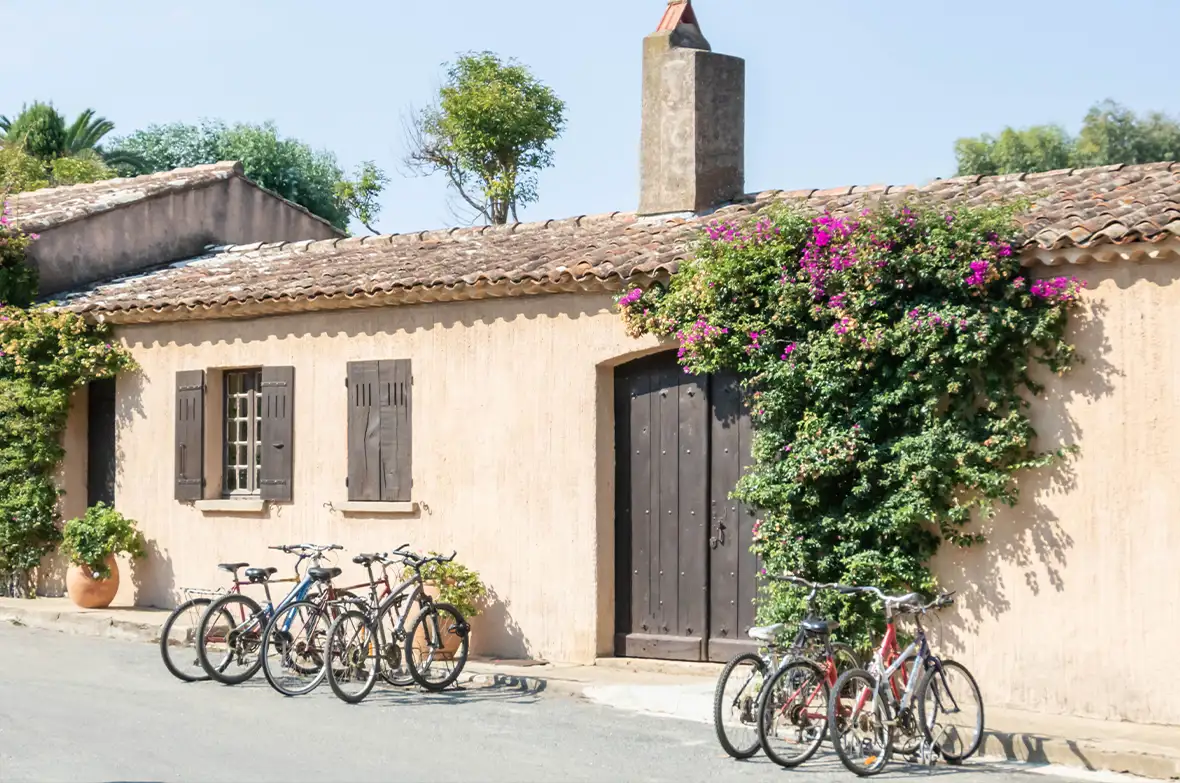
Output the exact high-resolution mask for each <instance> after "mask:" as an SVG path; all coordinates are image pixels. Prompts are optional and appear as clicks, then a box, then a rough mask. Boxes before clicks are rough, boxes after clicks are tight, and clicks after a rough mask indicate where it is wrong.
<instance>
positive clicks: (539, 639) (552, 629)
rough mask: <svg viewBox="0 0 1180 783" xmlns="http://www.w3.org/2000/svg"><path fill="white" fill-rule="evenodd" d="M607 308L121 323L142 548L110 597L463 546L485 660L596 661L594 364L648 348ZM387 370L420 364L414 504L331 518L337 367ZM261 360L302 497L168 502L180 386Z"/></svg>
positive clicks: (440, 309) (125, 419)
mask: <svg viewBox="0 0 1180 783" xmlns="http://www.w3.org/2000/svg"><path fill="white" fill-rule="evenodd" d="M611 307H612V300H611V298H610V297H609V296H606V295H593V296H591V295H580V296H575V295H551V296H539V297H525V298H520V299H512V300H486V301H482V302H468V303H449V304H425V305H416V306H406V307H388V308H375V309H368V310H351V311H343V312H341V311H336V312H330V313H319V314H306V315H290V316H281V317H271V318H265V319H256V320H245V321H243V320H236V321H189V322H183V323H174V324H162V325H155V326H134V327H124V328H120V329H119V330H118V335H119V336H120V338H121V339H122V340H123V341H124V342H125V343H126V344H127V345H128V346H129V347H130V349H131V351H132V353H133V354H134V355H135V358H136V359H137V360H138V362H139V363H140V365H141V367H142V373H141V374H140V375H136V376H126V377H120V379H119V381H118V385H117V395H118V411H119V416H118V419H119V421H118V449H119V451H120V452H121V454H122V459H121V464H120V468H119V474H118V484H117V489H116V498H117V500H116V504H117V506H118V507H119V508H120V510H122V511H123V512H124V513H125V514H127V515H129V516H131V517H132V518H134V519H136V520H138V521H139V522H140V525H141V527H142V529H143V531H144V533H145V534H146V536H147V538H148V539H149V541H150V545H151V554H150V557H149V558H148V559H147V560H146V561H143V562H140V563H137V564H136V566H135V568H134V578H124V580H123V583H122V585H121V587H120V593H119V596H118V598H117V599H116V600H117V601H121V602H127V603H130V602H132V601H137V602H138V603H140V604H149V605H171V604H172V603H173V602H174V601H175V599H176V596H177V593H176V590H177V588H178V587H180V586H214V585H218V584H221V583H223V582H224V576H225V575H224V574H223V573H222V572H219V571H218V570H217V569H216V563H218V562H225V561H237V560H243V561H249V562H251V563H253V564H257V565H267V564H273V565H276V566H279V567H281V568H282V569H283V570H284V571H289V568H290V565H291V564H292V562H293V559H291V558H288V556H286V555H283V554H281V553H276V552H270V551H268V550H267V549H266V547H267V546H268V545H271V544H283V543H293V542H302V541H311V542H316V543H340V544H342V545H344V546H345V547H346V549H347V552H348V553H349V554H346V555H343V556H341V557H340V562H339V565H341V566H343V567H345V568H346V569H347V573H349V574H351V575H352V576H355V577H359V576H361V575H362V574H363V571H361V570H360V569H359V568H358V567H356V566H354V565H353V564H352V563H351V562H349V558H350V557H351V555H352V554H355V553H357V552H364V551H377V550H382V551H384V550H389V549H392V548H393V547H396V546H398V545H399V544H402V543H405V542H410V543H411V544H413V545H414V546H416V547H419V548H422V549H437V550H441V551H444V552H450V551H451V550H452V549H456V550H458V552H459V557H460V558H461V559H462V560H463V561H464V562H465V563H466V564H468V565H470V566H471V567H473V568H475V569H477V570H478V571H479V572H480V573H481V574H482V576H483V577H484V579H485V581H486V582H487V583H488V584H489V586H490V587H491V589H492V590H493V591H494V594H495V599H494V604H493V606H492V607H491V609H490V610H489V611H488V612H487V614H486V616H485V617H484V618H482V622H480V623H479V624H478V625H477V626H476V634H477V636H479V637H480V638H479V642H478V644H477V648H478V649H481V650H483V651H485V652H493V653H497V654H500V655H505V656H511V657H522V656H526V655H528V656H533V657H538V658H542V659H547V660H557V661H590V660H592V659H593V658H594V657H595V654H596V653H597V652H598V651H599V650H600V649H602V650H605V649H609V644H610V634H611V632H613V628H611V627H610V623H609V622H607V621H605V620H604V621H602V622H600V618H602V617H611V616H612V614H611V613H612V611H613V595H611V591H612V590H613V588H612V585H613V573H614V572H613V532H612V531H613V522H612V519H613V511H612V510H611V509H610V506H609V501H606V502H601V498H603V497H605V498H611V497H612V492H613V489H612V486H611V483H610V482H611V481H612V480H613V475H612V472H611V468H610V465H611V464H613V463H612V462H610V460H613V448H607V449H606V451H605V452H600V448H599V447H600V445H601V443H600V441H605V442H606V443H607V444H608V445H613V444H611V441H610V434H609V433H610V432H611V427H612V426H613V421H611V420H610V419H609V418H608V419H606V420H604V419H602V417H603V416H604V415H605V416H607V417H610V416H611V415H612V410H613V408H612V402H611V398H610V397H609V396H608V397H606V398H605V399H600V395H602V394H607V395H609V394H610V393H611V389H612V386H611V384H610V383H609V382H604V379H609V378H610V371H609V370H607V369H604V368H602V367H600V366H599V365H601V364H602V363H606V362H611V361H613V360H616V359H620V358H622V357H625V356H626V355H627V354H629V353H634V352H637V351H642V350H643V349H644V347H645V346H648V345H650V343H644V342H640V341H636V340H633V339H631V338H629V337H627V336H626V335H625V334H624V332H623V328H622V326H621V323H620V321H619V318H618V316H617V315H616V314H614V313H612V312H611V310H610V308H611ZM397 358H409V359H411V360H412V361H413V374H414V388H413V437H414V441H413V478H414V489H413V499H414V500H415V501H417V502H418V503H420V504H421V505H420V509H419V511H418V512H417V513H414V514H410V515H401V516H373V515H368V516H366V515H359V514H349V515H343V514H340V513H335V512H333V511H332V510H330V509H329V508H327V507H326V506H327V504H334V505H337V506H339V505H340V504H341V503H342V502H343V501H345V500H346V497H347V496H346V489H345V483H344V482H345V477H346V475H347V462H346V427H347V411H346V407H345V406H346V399H347V397H346V390H345V385H344V379H345V364H346V362H348V361H350V360H364V359H397ZM267 364H269V365H293V366H294V367H295V381H296V383H295V457H294V459H295V488H294V493H295V502H294V503H292V504H289V505H288V504H284V505H277V506H272V507H270V508H269V509H268V510H267V511H266V512H263V513H260V514H235V515H231V514H226V513H202V512H201V511H198V510H197V509H196V508H194V507H193V506H191V505H186V504H181V503H179V502H177V501H175V500H173V456H172V452H173V443H174V435H173V429H172V427H173V417H174V410H175V373H176V372H177V371H178V370H191V369H201V368H211V367H226V366H254V365H267ZM600 430H601V432H600ZM603 432H605V433H606V434H605V435H603V434H602V433H603ZM600 453H601V456H602V458H604V459H606V460H607V461H608V462H607V464H606V466H602V465H599V464H598V459H599V455H600ZM73 475H74V476H75V477H76V476H78V475H79V474H78V473H74V474H73ZM80 475H81V476H82V477H83V478H82V480H83V482H84V480H85V479H84V477H85V471H84V470H83V471H81V473H80ZM73 481H74V482H75V483H76V481H77V479H76V478H75V479H73ZM604 481H605V482H607V483H606V484H603V482H604ZM67 489H70V488H69V487H67ZM80 491H82V492H83V497H84V490H80ZM604 510H605V511H606V513H607V516H606V519H605V521H604V522H603V523H602V524H599V521H600V516H601V514H602V513H603V511H604ZM600 554H603V555H604V557H602V558H600ZM600 586H601V590H600V589H599V588H600Z"/></svg>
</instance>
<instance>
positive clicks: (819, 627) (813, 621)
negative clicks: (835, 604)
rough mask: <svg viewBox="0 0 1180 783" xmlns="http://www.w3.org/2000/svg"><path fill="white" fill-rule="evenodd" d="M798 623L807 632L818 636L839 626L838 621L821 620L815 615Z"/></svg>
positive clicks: (824, 634)
mask: <svg viewBox="0 0 1180 783" xmlns="http://www.w3.org/2000/svg"><path fill="white" fill-rule="evenodd" d="M799 625H800V626H801V627H802V628H803V630H804V631H806V632H807V633H810V634H816V635H819V636H826V635H827V634H830V633H832V632H833V631H835V630H837V629H839V627H840V623H839V622H837V621H835V620H823V619H820V618H815V617H813V618H809V619H807V620H804V621H803V622H801V623H799Z"/></svg>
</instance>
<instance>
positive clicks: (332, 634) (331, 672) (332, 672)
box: [326, 609, 381, 704]
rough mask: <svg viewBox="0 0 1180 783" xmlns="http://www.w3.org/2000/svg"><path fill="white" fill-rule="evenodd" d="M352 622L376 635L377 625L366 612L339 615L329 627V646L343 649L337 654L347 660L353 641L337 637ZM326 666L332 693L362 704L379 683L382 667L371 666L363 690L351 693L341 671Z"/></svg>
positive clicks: (349, 702) (344, 700)
mask: <svg viewBox="0 0 1180 783" xmlns="http://www.w3.org/2000/svg"><path fill="white" fill-rule="evenodd" d="M352 623H359V624H360V626H361V627H363V628H365V629H366V631H367V632H368V633H369V634H370V636H373V635H375V634H373V629H374V628H376V625H375V624H374V623H371V622H370V621H369V618H368V617H366V616H365V613H364V612H361V611H358V610H355V609H354V610H352V611H349V612H344V613H343V614H341V615H340V616H339V617H337V618H336V619H335V620H334V621H333V622H332V627H331V628H329V629H328V646H329V648H330V649H332V650H341V651H342V652H340V653H337V655H339V656H340V657H342V658H346V660H347V657H346V656H348V653H347V650H348V648H349V646H350V645H351V642H350V641H348V640H347V639H343V638H342V639H338V638H337V637H338V636H340V637H343V635H345V634H346V633H347V627H348V624H352ZM366 648H367V646H366ZM326 668H327V670H328V687H330V688H331V689H332V693H334V694H336V697H337V698H338V699H340V700H341V701H343V702H347V703H348V704H360V703H361V702H362V701H364V700H365V697H366V696H368V695H369V693H370V692H372V690H373V686H374V685H375V684H376V683H377V673H378V669H380V668H381V667H380V665H379V664H378V665H375V666H373V667H371V670H370V671H369V673H368V676H367V679H366V680H365V683H364V685H363V686H362V687H361V690H360V691H357V692H355V693H349V692H347V691H345V690H344V687H343V686H342V685H341V684H340V675H341V673H340V672H338V671H337V668H336V666H333V665H329V666H327V667H326Z"/></svg>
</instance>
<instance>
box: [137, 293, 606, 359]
mask: <svg viewBox="0 0 1180 783" xmlns="http://www.w3.org/2000/svg"><path fill="white" fill-rule="evenodd" d="M612 308H613V299H612V298H611V295H610V294H601V295H592V294H537V295H531V296H523V295H522V296H513V297H506V298H501V299H481V300H475V301H459V302H427V303H422V304H411V305H398V306H389V307H354V308H351V309H327V310H317V311H312V312H302V313H291V314H285V315H274V316H269V317H265V318H257V317H255V318H250V319H238V320H235V321H234V322H233V324H232V328H227V326H226V322H225V321H216V320H212V321H202V320H185V321H176V322H171V323H165V324H158V325H147V326H134V325H129V326H125V327H122V328H121V332H122V334H123V336H124V337H125V338H126V339H127V340H128V342H129V343H130V344H131V345H132V346H142V347H159V346H163V345H176V346H186V345H201V344H203V343H206V342H209V341H210V339H214V340H215V341H217V342H222V341H224V338H222V339H221V340H217V337H218V336H219V335H231V339H232V340H233V341H235V342H242V343H251V342H260V341H264V340H268V339H271V338H274V337H280V338H282V337H318V336H321V335H327V336H334V335H345V336H348V337H355V336H358V335H376V334H397V333H399V332H403V333H413V332H418V331H426V330H430V329H436V328H444V329H445V328H450V327H454V326H466V327H471V326H475V325H476V324H493V323H497V322H500V321H503V322H505V323H510V322H512V321H517V320H520V319H524V320H530V321H531V320H536V319H538V318H544V319H559V318H565V319H568V320H571V321H572V320H577V319H578V318H580V317H582V316H587V315H590V316H593V315H600V314H603V313H610V312H612ZM206 323H207V324H209V331H208V332H207V331H206V329H204V328H202V324H206Z"/></svg>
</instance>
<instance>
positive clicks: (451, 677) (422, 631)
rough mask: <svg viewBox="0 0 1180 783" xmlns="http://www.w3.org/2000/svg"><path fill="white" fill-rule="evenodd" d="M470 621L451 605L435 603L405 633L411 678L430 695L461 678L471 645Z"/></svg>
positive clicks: (407, 661) (423, 611) (425, 609)
mask: <svg viewBox="0 0 1180 783" xmlns="http://www.w3.org/2000/svg"><path fill="white" fill-rule="evenodd" d="M468 630H470V628H469V626H468V625H467V621H466V620H465V619H463V615H461V614H460V613H459V610H458V609H456V608H455V607H453V606H451V605H450V604H440V603H432V604H429V605H428V606H427V607H426V608H424V609H423V610H422V612H421V613H420V614H419V615H418V616H417V617H415V618H414V621H413V622H412V623H410V629H409V630H408V631H407V632H406V663H407V664H408V665H409V669H410V676H412V677H413V678H414V681H415V682H417V683H418V684H419V685H421V686H422V687H423V688H425V689H426V690H428V691H441V690H443V689H444V688H446V687H447V686H449V685H450V684H451V683H453V682H454V681H455V680H457V679H458V678H459V674H460V672H462V671H463V666H464V665H465V664H466V663H467V648H468V647H469V646H470V644H471V639H470V636H469V635H468V633H467V632H468Z"/></svg>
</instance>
